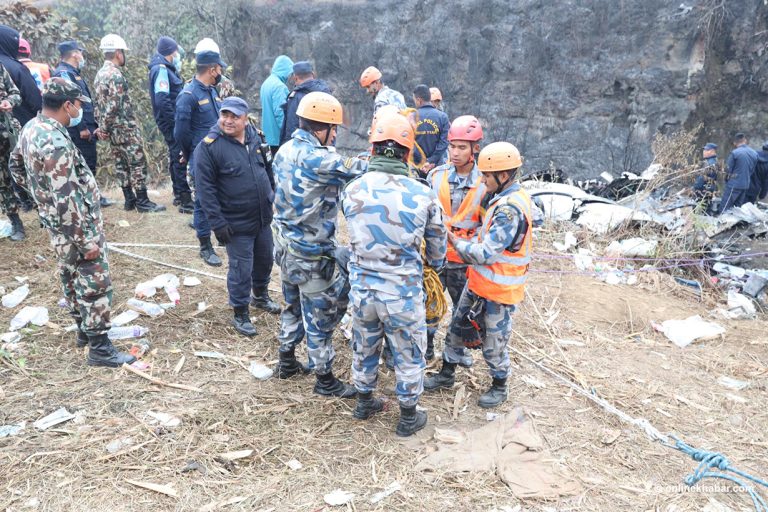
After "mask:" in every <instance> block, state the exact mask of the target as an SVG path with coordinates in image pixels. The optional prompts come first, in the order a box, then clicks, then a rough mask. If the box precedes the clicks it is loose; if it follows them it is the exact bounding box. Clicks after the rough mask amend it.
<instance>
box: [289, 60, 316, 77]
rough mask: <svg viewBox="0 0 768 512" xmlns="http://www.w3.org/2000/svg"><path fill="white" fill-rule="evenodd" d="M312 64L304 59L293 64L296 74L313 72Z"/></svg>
mask: <svg viewBox="0 0 768 512" xmlns="http://www.w3.org/2000/svg"><path fill="white" fill-rule="evenodd" d="M312 71H313V69H312V64H310V63H309V62H307V61H306V60H302V61H299V62H296V63H294V65H293V74H294V75H308V74H310V73H312Z"/></svg>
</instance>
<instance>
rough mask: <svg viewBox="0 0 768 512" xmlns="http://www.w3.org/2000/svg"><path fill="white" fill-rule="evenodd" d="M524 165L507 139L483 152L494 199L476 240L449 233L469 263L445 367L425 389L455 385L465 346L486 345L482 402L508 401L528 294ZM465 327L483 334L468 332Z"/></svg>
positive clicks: (529, 221) (528, 209)
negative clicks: (487, 376) (515, 320)
mask: <svg viewBox="0 0 768 512" xmlns="http://www.w3.org/2000/svg"><path fill="white" fill-rule="evenodd" d="M522 165H523V160H522V157H521V156H520V152H519V151H518V150H517V148H516V147H515V146H513V145H512V144H510V143H509V142H494V143H493V144H489V145H488V146H486V147H485V148H484V149H483V150H482V151H480V155H479V157H478V162H477V166H478V168H479V170H480V172H481V173H482V175H483V184H484V185H485V189H486V194H487V197H488V198H489V199H490V200H489V202H488V209H487V212H486V213H485V215H484V217H483V225H482V227H481V228H480V230H479V232H478V235H477V241H471V240H464V239H462V238H460V237H458V236H456V235H454V234H453V233H450V232H449V234H448V241H449V243H451V244H453V249H454V250H455V251H456V253H457V254H458V255H459V257H460V258H461V259H462V260H464V261H465V262H467V263H469V264H470V265H471V266H470V267H469V269H468V270H467V284H466V286H465V287H464V291H463V292H462V294H461V298H460V299H459V303H458V305H457V306H456V308H455V310H454V313H453V317H452V318H451V325H450V328H449V332H448V339H447V341H446V344H445V350H444V351H443V366H442V368H441V369H440V373H438V374H436V375H434V376H431V377H428V378H427V379H425V381H424V389H426V390H434V389H438V388H451V387H453V384H454V382H455V371H456V365H457V364H458V363H459V362H460V361H461V357H462V356H463V355H464V351H465V350H466V348H471V349H474V348H482V350H483V358H484V359H485V361H486V363H487V364H488V367H489V369H490V373H491V377H492V378H493V384H492V385H491V387H490V389H489V390H488V391H486V392H485V393H483V394H482V395H481V396H480V399H479V400H478V405H479V406H480V407H496V406H498V405H500V404H501V403H503V402H504V401H506V400H507V378H508V377H509V374H510V360H509V350H508V349H507V343H508V342H509V337H510V335H511V334H512V314H513V313H514V312H515V308H516V305H517V304H519V303H520V302H522V300H523V298H524V296H525V281H526V276H527V274H528V264H529V263H530V261H531V242H532V240H531V238H532V236H531V229H532V227H533V211H532V202H531V198H530V197H529V196H528V194H527V193H526V192H525V191H524V190H523V189H521V188H520V185H519V184H518V183H517V179H516V178H517V176H518V175H519V171H520V167H521V166H522ZM466 331H472V332H475V331H476V332H477V334H478V335H479V336H477V337H475V336H467V335H466V334H465V332H466ZM473 338H474V339H473ZM470 340H471V341H470Z"/></svg>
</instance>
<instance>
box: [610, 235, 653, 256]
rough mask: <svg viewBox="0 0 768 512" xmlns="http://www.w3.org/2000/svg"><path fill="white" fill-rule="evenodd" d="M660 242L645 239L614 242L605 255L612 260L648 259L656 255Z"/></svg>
mask: <svg viewBox="0 0 768 512" xmlns="http://www.w3.org/2000/svg"><path fill="white" fill-rule="evenodd" d="M658 245H659V242H658V240H646V239H645V238H639V237H637V238H628V239H626V240H621V241H619V240H614V241H613V242H611V243H610V245H608V247H607V248H606V249H605V255H606V256H609V257H611V258H620V257H624V258H647V257H649V256H653V255H654V254H655V253H656V248H657V247H658Z"/></svg>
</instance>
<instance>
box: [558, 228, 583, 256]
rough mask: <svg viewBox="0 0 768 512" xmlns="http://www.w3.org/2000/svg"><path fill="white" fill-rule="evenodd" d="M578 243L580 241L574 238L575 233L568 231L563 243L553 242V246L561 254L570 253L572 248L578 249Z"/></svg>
mask: <svg viewBox="0 0 768 512" xmlns="http://www.w3.org/2000/svg"><path fill="white" fill-rule="evenodd" d="M578 243H579V241H578V240H577V239H576V236H574V234H573V231H568V232H566V233H565V239H564V240H563V243H560V242H553V243H552V246H553V247H554V248H555V249H557V250H558V251H560V252H568V250H569V249H570V248H571V247H576V246H577V245H578Z"/></svg>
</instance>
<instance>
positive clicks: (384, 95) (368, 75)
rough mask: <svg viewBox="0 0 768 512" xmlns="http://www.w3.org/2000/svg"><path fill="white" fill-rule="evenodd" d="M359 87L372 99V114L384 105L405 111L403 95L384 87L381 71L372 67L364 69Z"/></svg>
mask: <svg viewBox="0 0 768 512" xmlns="http://www.w3.org/2000/svg"><path fill="white" fill-rule="evenodd" d="M360 87H362V88H363V89H365V92H366V93H368V94H369V95H370V96H372V97H373V98H374V100H373V113H374V114H376V111H377V110H379V109H380V108H381V107H383V106H384V105H394V106H395V107H397V109H398V110H405V109H406V108H407V107H406V105H405V98H404V97H403V95H402V94H400V93H399V92H398V91H396V90H394V89H390V88H389V87H387V86H386V85H384V83H383V82H382V81H381V71H379V70H378V69H377V68H375V67H373V66H370V67H367V68H365V71H363V74H362V75H360Z"/></svg>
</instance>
